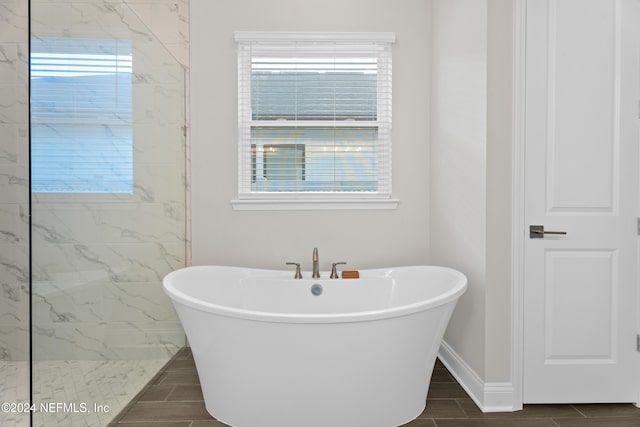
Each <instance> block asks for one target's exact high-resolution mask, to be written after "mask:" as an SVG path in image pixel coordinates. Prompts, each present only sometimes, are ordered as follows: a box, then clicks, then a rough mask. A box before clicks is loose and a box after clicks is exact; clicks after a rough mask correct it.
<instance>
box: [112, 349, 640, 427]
mask: <svg viewBox="0 0 640 427" xmlns="http://www.w3.org/2000/svg"><path fill="white" fill-rule="evenodd" d="M224 426H226V424H223V423H221V422H219V421H216V420H215V419H214V418H213V417H212V416H211V415H209V413H208V412H207V410H206V409H205V407H204V401H203V398H202V392H201V390H200V383H199V380H198V375H197V373H196V368H195V365H194V363H193V356H192V355H191V351H190V350H189V349H188V348H184V349H182V350H180V352H179V353H178V354H177V355H176V356H175V357H174V358H173V359H172V361H171V362H169V363H168V364H167V365H166V366H165V367H164V368H163V370H162V371H160V372H159V373H158V375H156V377H155V378H154V379H153V380H152V381H151V382H150V383H149V384H148V385H147V386H146V388H145V389H144V390H143V391H142V392H141V393H140V394H139V395H138V397H137V399H135V400H134V401H132V402H131V403H130V404H129V405H128V406H127V407H126V408H125V409H124V410H123V411H122V412H121V413H120V414H119V415H118V416H117V417H116V418H115V419H114V421H113V422H112V423H111V424H109V427H224ZM639 426H640V409H638V408H636V407H635V406H633V405H631V404H597V405H525V408H524V409H523V410H522V411H518V412H508V413H486V414H485V413H482V412H481V411H480V410H479V409H478V407H477V406H476V405H475V404H474V403H473V401H472V400H471V399H470V398H469V396H468V395H467V394H466V392H465V391H464V389H463V388H462V387H461V386H460V385H459V384H458V383H457V382H456V381H455V380H454V378H453V377H452V376H451V375H450V374H449V372H448V371H447V369H446V368H445V367H444V366H443V365H442V364H441V363H440V362H437V363H436V368H435V370H434V372H433V376H432V378H431V386H430V388H429V394H428V398H427V407H426V409H425V411H424V412H423V413H422V414H420V416H419V417H418V418H417V419H415V420H413V421H411V422H410V423H408V424H405V425H404V426H403V427H639ZM264 427H278V426H264ZM300 427H304V425H301V426H300ZM327 427H331V426H327Z"/></svg>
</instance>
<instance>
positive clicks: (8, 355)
mask: <svg viewBox="0 0 640 427" xmlns="http://www.w3.org/2000/svg"><path fill="white" fill-rule="evenodd" d="M28 22H29V21H28V4H27V2H25V1H23V0H2V1H0V401H1V402H26V401H28V400H29V238H28V236H29V227H28V219H27V218H28V216H27V215H28V203H29V185H28V182H29V181H28V178H29V165H28V163H29V158H28V147H29V109H28V99H29V85H28V84H29V78H28V75H29V74H28V61H27V58H28V40H29V26H28ZM0 425H15V426H28V425H29V416H28V415H23V414H12V413H0Z"/></svg>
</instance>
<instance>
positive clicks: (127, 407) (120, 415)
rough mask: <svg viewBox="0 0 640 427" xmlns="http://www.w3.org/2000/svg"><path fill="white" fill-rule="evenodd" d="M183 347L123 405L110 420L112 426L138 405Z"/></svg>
mask: <svg viewBox="0 0 640 427" xmlns="http://www.w3.org/2000/svg"><path fill="white" fill-rule="evenodd" d="M184 348H185V347H182V348H181V349H180V350H178V351H177V352H176V353H175V354H174V355H173V356H172V357H171V359H169V360H168V361H167V363H165V364H164V366H162V368H160V370H159V371H158V372H157V373H156V374H155V375H154V376H153V377H152V378H151V379H150V380H149V382H147V384H146V385H145V386H144V387H142V390H140V391H139V392H138V393H137V394H136V395H135V396H133V398H132V399H131V400H130V401H129V403H127V404H126V405H125V407H124V408H122V409H121V410H120V412H119V413H118V414H117V415H116V416H115V417H113V418H112V419H111V421H110V422H111V423H113V424H114V425H115V424H117V423H118V422H119V421H120V420H121V419H122V418H124V416H125V415H126V414H127V412H129V410H130V409H131V408H132V407H133V405H135V404H136V403H138V401H139V400H140V398H141V397H142V395H143V394H144V393H146V392H147V390H149V388H150V387H151V386H153V385H154V384H155V382H156V381H157V380H158V378H159V377H160V376H161V375H163V374H164V373H165V371H166V370H167V367H168V366H169V365H170V364H171V363H173V361H174V360H175V359H176V358H177V357H178V355H179V354H180V353H181V352H182V351H183V350H184Z"/></svg>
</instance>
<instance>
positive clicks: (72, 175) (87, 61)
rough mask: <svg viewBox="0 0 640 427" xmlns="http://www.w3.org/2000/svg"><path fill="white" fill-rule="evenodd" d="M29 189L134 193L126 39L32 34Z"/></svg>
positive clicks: (128, 44)
mask: <svg viewBox="0 0 640 427" xmlns="http://www.w3.org/2000/svg"><path fill="white" fill-rule="evenodd" d="M31 52H32V53H31V116H32V123H31V129H32V134H31V140H32V143H31V186H32V191H34V192H75V193H132V192H133V147H132V49H131V42H130V41H129V40H118V39H89V38H65V37H46V38H43V37H38V38H35V37H34V38H33V39H32V40H31Z"/></svg>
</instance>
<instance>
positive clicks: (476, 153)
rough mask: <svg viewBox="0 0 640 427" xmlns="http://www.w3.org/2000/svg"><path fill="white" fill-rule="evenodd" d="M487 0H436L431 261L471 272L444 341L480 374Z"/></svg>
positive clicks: (483, 341)
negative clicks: (467, 286)
mask: <svg viewBox="0 0 640 427" xmlns="http://www.w3.org/2000/svg"><path fill="white" fill-rule="evenodd" d="M486 8H487V5H486V1H479V0H434V1H433V6H432V80H431V84H432V86H431V123H432V126H431V164H430V169H431V181H430V184H431V205H430V207H431V216H430V218H431V223H430V228H431V262H432V263H434V264H441V265H446V266H450V267H454V268H456V269H458V270H460V271H462V272H464V273H465V274H466V275H467V278H468V280H469V288H468V290H467V292H466V293H465V295H463V296H462V298H461V299H460V301H459V302H458V305H457V307H456V310H455V312H454V314H453V317H452V318H451V321H450V323H449V327H448V329H447V333H446V334H445V341H446V342H447V343H448V344H449V345H450V346H451V347H452V348H453V349H454V351H455V352H456V353H457V354H458V355H459V356H461V357H462V358H463V359H464V360H465V362H466V363H467V364H468V365H469V366H470V367H471V368H472V369H473V370H474V371H475V372H476V373H477V374H478V375H479V376H480V377H481V378H484V376H485V365H486V355H485V346H486V332H485V317H486V312H485V294H486V264H485V258H486V207H487V205H486V196H487V188H486V156H487V139H486V118H487V101H486V100H487V84H486V83H487V57H486V51H487V27H486V25H487V22H486V16H487V9H486Z"/></svg>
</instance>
